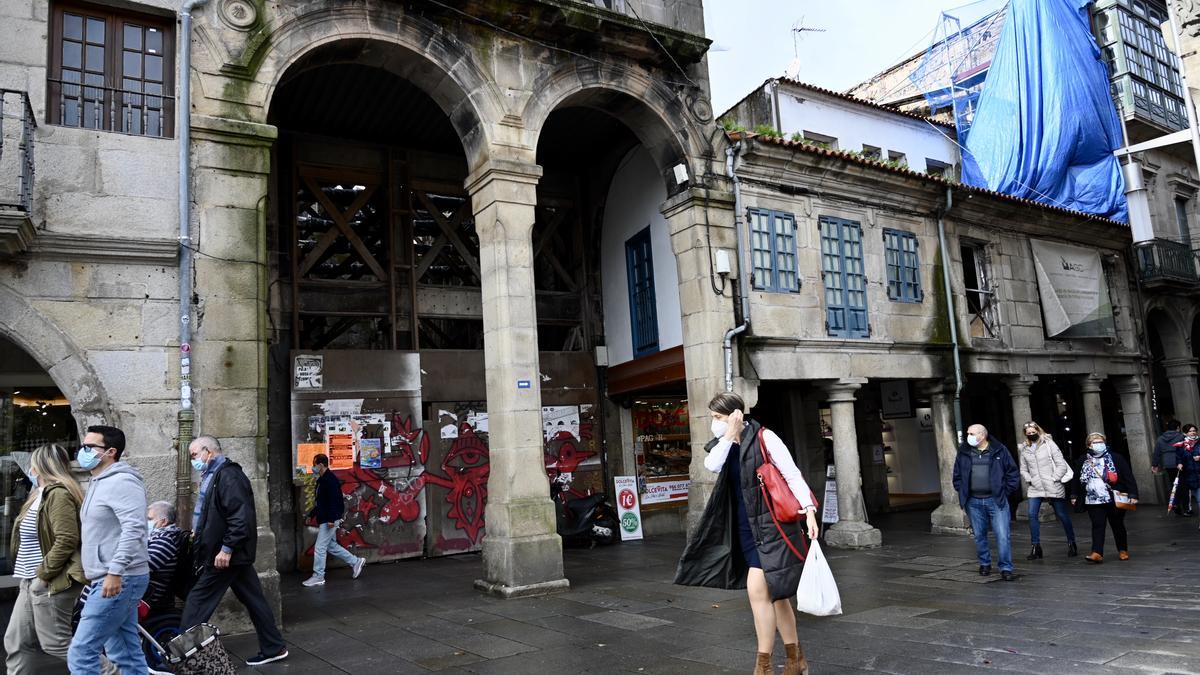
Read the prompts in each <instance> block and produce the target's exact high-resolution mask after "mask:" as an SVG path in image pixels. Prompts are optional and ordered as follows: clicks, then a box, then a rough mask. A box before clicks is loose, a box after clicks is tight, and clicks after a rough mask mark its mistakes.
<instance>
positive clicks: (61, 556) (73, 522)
mask: <svg viewBox="0 0 1200 675" xmlns="http://www.w3.org/2000/svg"><path fill="white" fill-rule="evenodd" d="M70 466H71V458H70V455H69V454H68V453H67V450H66V448H63V447H62V446H59V445H43V446H41V447H39V448H37V449H36V450H34V451H33V455H32V457H30V460H29V472H28V473H29V479H30V480H31V481H33V490H31V491H30V493H29V498H28V499H26V500H25V505H24V506H22V507H21V512H20V514H19V515H18V516H17V518H16V520H15V522H14V524H13V532H12V550H11V556H12V557H11V560H12V561H13V577H15V578H16V579H18V580H19V581H20V586H19V589H18V591H17V602H16V604H15V605H13V610H12V615H11V616H9V619H8V629H7V630H6V631H5V633H4V651H5V652H6V653H7V655H8V657H7V664H6V665H7V668H8V672H9V673H13V674H14V675H16V674H19V673H32V672H34V670H35V668H34V666H33V664H32V663H31V657H34V658H36V657H35V656H34V655H35V654H36V652H37V651H38V649H39V647H40V649H41V650H42V651H44V652H45V653H47V654H50V655H51V656H57V657H58V658H60V659H62V660H63V662H64V665H65V662H66V660H67V649H68V648H69V647H70V645H71V611H72V610H73V609H74V608H75V600H76V599H77V598H78V597H79V592H80V591H81V590H82V589H83V585H84V584H85V583H87V578H86V577H84V575H83V563H82V560H81V558H80V550H79V542H80V539H79V505H80V504H82V503H83V489H82V488H80V487H79V483H78V482H76V480H75V478H74V477H73V476H71V468H70Z"/></svg>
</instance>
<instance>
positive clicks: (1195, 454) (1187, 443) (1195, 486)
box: [1172, 424, 1200, 513]
mask: <svg viewBox="0 0 1200 675" xmlns="http://www.w3.org/2000/svg"><path fill="white" fill-rule="evenodd" d="M1180 431H1181V432H1182V433H1183V440H1181V441H1179V442H1178V443H1174V444H1172V446H1173V447H1174V448H1175V469H1176V470H1177V471H1178V472H1179V485H1180V487H1184V486H1186V487H1187V488H1188V489H1187V491H1186V493H1185V494H1187V495H1188V497H1187V501H1189V502H1190V501H1191V500H1193V499H1195V500H1197V501H1200V445H1198V444H1197V432H1196V425H1195V424H1185V425H1183V428H1182V429H1181V430H1180ZM1183 510H1184V512H1185V513H1191V512H1192V505H1191V504H1184V505H1183Z"/></svg>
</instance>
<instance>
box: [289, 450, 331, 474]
mask: <svg viewBox="0 0 1200 675" xmlns="http://www.w3.org/2000/svg"><path fill="white" fill-rule="evenodd" d="M325 450H326V448H325V444H324V443H299V444H297V445H296V471H295V473H296V475H297V476H300V475H303V474H306V473H310V472H311V471H312V467H313V458H314V457H316V456H317V455H324V454H326V453H325Z"/></svg>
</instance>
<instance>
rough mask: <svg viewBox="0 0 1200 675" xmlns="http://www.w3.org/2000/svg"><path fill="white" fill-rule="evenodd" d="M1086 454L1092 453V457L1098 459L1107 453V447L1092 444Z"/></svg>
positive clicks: (1102, 444) (1100, 444)
mask: <svg viewBox="0 0 1200 675" xmlns="http://www.w3.org/2000/svg"><path fill="white" fill-rule="evenodd" d="M1088 452H1090V453H1092V456H1094V457H1099V456H1100V455H1103V454H1104V453H1105V452H1108V445H1106V444H1104V443H1100V442H1096V443H1092V447H1091V448H1089V449H1088Z"/></svg>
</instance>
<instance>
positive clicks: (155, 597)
mask: <svg viewBox="0 0 1200 675" xmlns="http://www.w3.org/2000/svg"><path fill="white" fill-rule="evenodd" d="M175 513H176V512H175V505H174V504H172V503H171V502H154V503H153V504H151V505H150V506H148V507H146V526H147V529H148V531H149V532H150V539H149V540H148V542H147V544H146V548H147V552H148V553H149V557H150V584H149V585H148V586H147V587H146V592H145V594H144V595H142V599H143V600H145V601H146V604H148V605H150V608H151V609H153V610H163V609H173V608H174V607H175V593H174V583H175V574H176V571H177V570H180V569H182V568H181V567H180V566H179V554H180V548H181V547H182V546H183V539H184V536H185V534H186V533H185V532H184V531H183V530H181V529H179V526H178V525H176V524H175ZM185 564H186V563H185ZM90 588H91V587H90V586H84V588H83V593H82V594H81V595H80V597H79V605H78V607H83V605H84V603H86V602H87V599H88V595H89V590H90Z"/></svg>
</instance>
